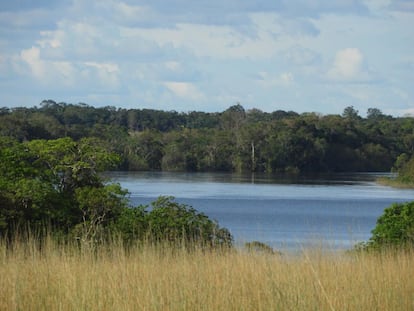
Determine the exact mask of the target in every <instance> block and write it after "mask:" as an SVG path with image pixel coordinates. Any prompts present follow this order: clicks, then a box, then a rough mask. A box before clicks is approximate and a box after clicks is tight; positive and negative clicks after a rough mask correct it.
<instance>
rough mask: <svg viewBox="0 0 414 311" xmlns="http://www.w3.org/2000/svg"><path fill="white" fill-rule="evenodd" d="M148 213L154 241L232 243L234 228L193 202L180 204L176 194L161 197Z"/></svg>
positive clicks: (227, 244)
mask: <svg viewBox="0 0 414 311" xmlns="http://www.w3.org/2000/svg"><path fill="white" fill-rule="evenodd" d="M151 205H152V208H151V211H150V212H148V214H147V215H146V221H147V224H148V229H149V237H150V239H152V240H154V241H169V242H179V243H182V242H184V243H193V242H194V243H200V244H202V245H207V246H214V247H216V246H231V245H232V241H233V238H232V236H231V234H230V232H229V231H228V230H227V229H225V228H221V227H220V226H219V225H218V223H217V222H215V221H213V220H211V219H210V218H208V216H206V215H205V214H203V213H199V212H197V211H196V210H195V209H194V208H192V207H191V206H188V205H186V204H179V203H177V202H175V201H174V198H173V197H165V196H161V197H159V198H158V199H157V200H156V201H155V202H152V204H151Z"/></svg>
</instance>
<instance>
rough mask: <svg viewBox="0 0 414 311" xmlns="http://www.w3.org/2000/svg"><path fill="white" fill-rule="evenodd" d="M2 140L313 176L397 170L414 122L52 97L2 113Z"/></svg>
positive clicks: (123, 165)
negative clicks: (89, 143) (97, 145)
mask: <svg viewBox="0 0 414 311" xmlns="http://www.w3.org/2000/svg"><path fill="white" fill-rule="evenodd" d="M0 135H1V136H6V137H11V138H14V139H16V140H17V141H20V142H23V141H31V140H33V139H57V138H62V137H70V138H72V139H73V140H75V141H79V140H81V139H82V138H85V137H89V138H96V139H99V140H100V141H102V144H103V145H105V146H106V148H107V149H108V150H110V151H113V152H115V153H117V154H119V155H120V157H121V161H120V164H119V166H118V167H117V169H122V170H165V171H200V172H206V171H225V172H267V173H310V172H351V171H360V172H363V171H390V170H391V169H392V167H393V165H394V163H395V162H396V161H397V160H398V159H399V161H400V163H399V164H398V165H400V166H401V165H403V164H404V163H401V161H403V160H405V161H408V160H409V159H410V158H411V157H412V155H413V153H414V118H412V117H392V116H389V115H385V114H383V113H382V112H381V111H380V110H379V109H377V108H370V109H368V111H367V115H366V117H361V116H360V115H359V112H358V111H357V110H356V109H354V107H352V106H349V107H346V108H345V109H344V111H343V113H342V114H341V115H321V114H318V113H302V114H298V113H296V112H293V111H283V110H277V111H274V112H271V113H268V112H263V111H261V110H258V109H251V110H247V111H246V110H245V109H244V108H243V106H241V105H240V104H237V105H234V106H231V107H229V108H228V109H227V110H225V111H223V112H216V113H206V112H197V111H192V112H188V113H179V112H176V111H160V110H152V109H124V108H118V109H117V108H115V107H110V106H108V107H103V108H94V107H91V106H88V105H86V104H82V103H80V104H67V103H57V102H55V101H53V100H45V101H43V102H42V103H41V104H40V107H33V108H22V107H21V108H2V109H0Z"/></svg>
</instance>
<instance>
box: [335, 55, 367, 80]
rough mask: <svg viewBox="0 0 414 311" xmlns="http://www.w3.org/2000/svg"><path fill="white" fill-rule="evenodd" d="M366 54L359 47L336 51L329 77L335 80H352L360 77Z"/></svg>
mask: <svg viewBox="0 0 414 311" xmlns="http://www.w3.org/2000/svg"><path fill="white" fill-rule="evenodd" d="M363 61H364V56H363V55H362V53H361V51H360V50H359V49H357V48H346V49H343V50H340V51H338V52H337V53H336V56H335V60H334V63H333V66H332V68H331V69H330V70H329V72H328V77H329V78H331V79H333V80H343V81H352V80H355V79H360V78H361V75H363V72H362V65H363Z"/></svg>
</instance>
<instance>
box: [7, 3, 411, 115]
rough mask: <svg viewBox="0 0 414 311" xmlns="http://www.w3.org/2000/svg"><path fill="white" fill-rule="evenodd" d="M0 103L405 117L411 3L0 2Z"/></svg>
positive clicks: (408, 104) (408, 99) (408, 90)
mask: <svg viewBox="0 0 414 311" xmlns="http://www.w3.org/2000/svg"><path fill="white" fill-rule="evenodd" d="M0 94H1V98H2V102H1V103H0V106H5V107H17V106H29V107H32V106H35V105H39V103H40V102H41V101H42V100H44V99H53V100H56V101H58V102H60V101H64V102H67V103H79V102H83V103H87V104H89V105H93V106H96V107H99V106H108V105H110V106H115V107H124V108H137V109H140V108H153V109H162V110H176V111H183V112H187V111H192V110H197V111H208V112H213V111H223V110H225V109H227V108H228V107H229V106H231V105H234V104H237V103H240V104H242V105H243V106H244V107H245V108H246V109H251V108H258V109H261V110H263V111H267V112H271V111H275V110H279V109H282V110H293V111H296V112H299V113H302V112H319V113H322V114H331V113H342V111H343V109H344V108H345V107H347V106H351V105H352V106H354V107H355V108H356V109H357V110H359V112H360V115H361V116H365V114H366V111H367V109H368V108H372V107H375V108H379V109H381V110H382V111H383V112H384V113H386V114H392V115H395V116H403V115H407V114H410V115H414V0H395V1H389V0H336V1H331V0H297V1H294V0H227V1H222V0H220V1H219V0H198V1H197V0H193V1H191V0H163V1H161V0H152V1H144V0H135V1H130V0H124V1H117V0H100V1H90V0H55V1H51V0H36V1H35V0H15V1H1V3H0Z"/></svg>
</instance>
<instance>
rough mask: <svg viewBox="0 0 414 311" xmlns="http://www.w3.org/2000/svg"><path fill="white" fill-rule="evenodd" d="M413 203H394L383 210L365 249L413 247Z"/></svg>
mask: <svg viewBox="0 0 414 311" xmlns="http://www.w3.org/2000/svg"><path fill="white" fill-rule="evenodd" d="M413 246H414V202H410V203H395V204H393V205H391V206H390V207H388V208H386V209H385V210H384V213H383V214H382V215H381V216H380V217H379V218H378V220H377V225H376V227H375V228H374V230H372V237H371V238H370V240H369V241H368V243H367V244H366V248H368V249H370V248H374V249H378V248H384V247H413Z"/></svg>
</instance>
